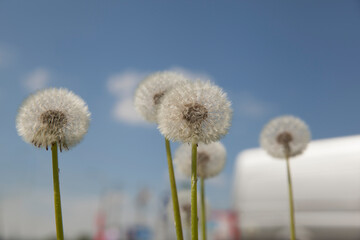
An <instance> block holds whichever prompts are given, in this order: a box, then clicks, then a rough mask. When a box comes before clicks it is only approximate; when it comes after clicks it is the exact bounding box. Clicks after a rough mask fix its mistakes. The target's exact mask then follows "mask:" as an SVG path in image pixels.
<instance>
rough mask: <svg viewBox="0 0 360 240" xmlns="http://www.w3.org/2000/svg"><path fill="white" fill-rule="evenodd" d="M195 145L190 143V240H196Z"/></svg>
mask: <svg viewBox="0 0 360 240" xmlns="http://www.w3.org/2000/svg"><path fill="white" fill-rule="evenodd" d="M196 167H197V143H192V151H191V240H198V218H197V169H196Z"/></svg>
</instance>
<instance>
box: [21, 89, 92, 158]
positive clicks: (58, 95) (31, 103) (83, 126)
mask: <svg viewBox="0 0 360 240" xmlns="http://www.w3.org/2000/svg"><path fill="white" fill-rule="evenodd" d="M89 123H90V113H89V111H88V107H87V105H86V104H85V102H84V101H83V100H82V99H81V98H80V97H78V96H77V95H75V94H74V93H72V92H70V91H68V90H66V89H56V88H49V89H45V90H40V91H38V92H36V93H35V94H32V95H30V96H29V97H28V98H27V99H26V100H25V101H24V102H23V104H22V105H21V107H20V109H19V112H18V115H17V118H16V128H17V131H18V134H19V135H20V136H21V137H22V138H23V139H24V141H25V142H28V143H31V144H33V145H34V146H36V147H44V148H46V149H48V147H49V146H51V145H52V144H53V143H57V145H58V146H59V148H60V151H61V150H62V149H66V150H68V149H70V148H71V147H74V146H75V145H76V144H78V143H79V142H80V141H81V140H82V138H83V136H84V135H85V134H86V132H87V130H88V127H89Z"/></svg>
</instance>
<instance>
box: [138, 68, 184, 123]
mask: <svg viewBox="0 0 360 240" xmlns="http://www.w3.org/2000/svg"><path fill="white" fill-rule="evenodd" d="M186 82H188V80H187V79H186V78H185V77H184V76H183V75H181V74H178V73H175V72H170V71H165V72H156V73H153V74H151V75H149V76H148V77H146V78H145V79H144V80H143V81H142V82H141V83H140V84H139V86H138V88H137V89H136V91H135V96H134V105H135V109H136V110H137V111H138V112H139V113H140V114H141V115H142V116H143V117H144V118H145V119H146V120H147V121H149V122H153V123H157V111H158V107H159V105H160V103H161V101H162V99H163V97H164V95H165V94H166V93H167V92H168V91H169V90H170V89H171V88H173V87H174V86H176V85H178V84H184V83H186Z"/></svg>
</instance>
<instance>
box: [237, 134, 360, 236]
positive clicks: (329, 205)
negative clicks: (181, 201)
mask: <svg viewBox="0 0 360 240" xmlns="http://www.w3.org/2000/svg"><path fill="white" fill-rule="evenodd" d="M290 166H291V173H292V180H293V187H294V201H295V222H296V235H297V238H298V239H301V240H314V239H316V240H322V239H324V240H325V239H326V240H331V239H334V240H335V239H336V240H339V239H341V240H359V239H360V136H350V137H341V138H334V139H324V140H317V141H312V142H311V143H310V144H309V146H308V149H307V150H306V151H305V152H304V154H302V155H301V156H298V157H295V158H293V159H290ZM234 181H235V182H234V194H233V196H234V197H233V207H234V210H235V211H236V213H237V214H238V225H239V227H240V231H241V235H242V239H249V240H251V239H262V240H265V239H289V235H290V233H289V232H290V230H289V203H288V188H287V176H286V164H285V161H284V160H281V159H274V158H272V157H270V156H269V155H268V154H266V153H265V151H264V150H262V149H250V150H246V151H243V152H241V153H240V154H239V155H238V158H237V162H236V168H235V180H234Z"/></svg>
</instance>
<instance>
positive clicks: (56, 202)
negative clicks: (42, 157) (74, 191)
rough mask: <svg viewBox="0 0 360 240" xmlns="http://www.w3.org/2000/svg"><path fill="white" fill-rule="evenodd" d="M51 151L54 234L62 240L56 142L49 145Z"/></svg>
mask: <svg viewBox="0 0 360 240" xmlns="http://www.w3.org/2000/svg"><path fill="white" fill-rule="evenodd" d="M51 152H52V164H53V181H54V206H55V223H56V236H57V240H64V230H63V223H62V215H61V199H60V184H59V166H58V151H57V143H53V144H52V145H51Z"/></svg>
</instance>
